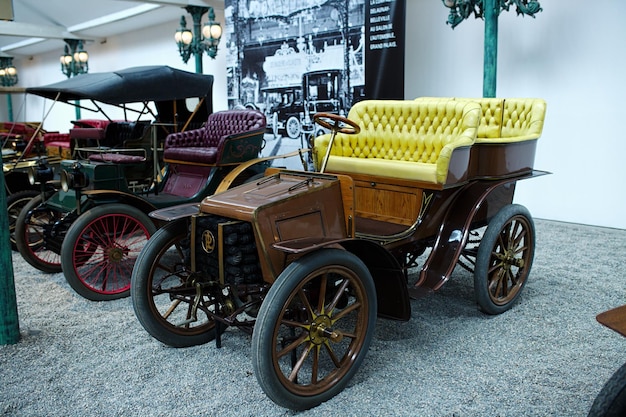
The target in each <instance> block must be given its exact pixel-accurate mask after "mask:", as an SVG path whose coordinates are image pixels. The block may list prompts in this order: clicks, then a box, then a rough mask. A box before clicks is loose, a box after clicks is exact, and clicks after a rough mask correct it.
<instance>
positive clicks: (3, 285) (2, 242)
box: [0, 172, 20, 345]
mask: <svg viewBox="0 0 626 417" xmlns="http://www.w3.org/2000/svg"><path fill="white" fill-rule="evenodd" d="M19 339H20V325H19V320H18V317H17V299H16V297H15V280H14V278H13V261H12V259H11V243H10V241H9V217H8V213H7V199H6V192H5V186H4V172H2V174H0V345H9V344H14V343H17V342H18V341H19Z"/></svg>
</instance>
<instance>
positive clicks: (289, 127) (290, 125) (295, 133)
mask: <svg viewBox="0 0 626 417" xmlns="http://www.w3.org/2000/svg"><path fill="white" fill-rule="evenodd" d="M285 131H286V132H287V136H289V137H290V138H291V139H298V138H299V137H300V134H301V133H302V125H301V124H300V120H298V118H297V117H296V116H290V117H289V118H288V119H287V122H286V123H285Z"/></svg>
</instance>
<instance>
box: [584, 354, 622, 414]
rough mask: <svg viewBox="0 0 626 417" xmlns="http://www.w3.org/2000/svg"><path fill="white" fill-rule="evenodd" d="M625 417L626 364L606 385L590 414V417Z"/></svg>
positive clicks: (592, 406)
mask: <svg viewBox="0 0 626 417" xmlns="http://www.w3.org/2000/svg"><path fill="white" fill-rule="evenodd" d="M623 416H626V363H625V364H624V365H622V367H621V368H619V369H618V370H617V371H615V373H614V374H613V375H612V376H611V378H609V380H608V381H607V382H606V383H605V384H604V386H603V387H602V389H601V390H600V392H599V393H598V396H597V397H596V399H595V400H594V402H593V404H592V405H591V409H590V410H589V414H588V417H623Z"/></svg>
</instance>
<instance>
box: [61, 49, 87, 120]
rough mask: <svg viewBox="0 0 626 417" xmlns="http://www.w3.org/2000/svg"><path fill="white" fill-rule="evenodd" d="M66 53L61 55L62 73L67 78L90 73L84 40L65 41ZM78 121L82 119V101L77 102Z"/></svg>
mask: <svg viewBox="0 0 626 417" xmlns="http://www.w3.org/2000/svg"><path fill="white" fill-rule="evenodd" d="M64 41H65V53H64V54H63V55H61V58H59V60H60V61H61V72H63V74H65V75H66V76H67V78H70V77H73V76H75V75H78V74H86V73H87V72H89V54H88V53H87V51H85V50H84V49H83V40H82V39H64ZM75 104H76V119H77V120H78V119H80V118H81V115H80V101H79V100H76V101H75Z"/></svg>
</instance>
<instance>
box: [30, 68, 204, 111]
mask: <svg viewBox="0 0 626 417" xmlns="http://www.w3.org/2000/svg"><path fill="white" fill-rule="evenodd" d="M212 88H213V76H212V75H203V74H194V73H191V72H187V71H182V70H178V69H175V68H171V67H168V66H165V65H163V66H144V67H133V68H127V69H123V70H119V71H113V72H100V73H92V74H81V75H78V76H76V77H73V78H69V79H67V80H65V81H60V82H58V83H54V84H49V85H45V86H43V87H29V88H27V89H26V92H27V93H30V94H35V95H38V96H42V97H46V98H49V99H52V100H54V99H57V95H58V99H57V100H59V101H64V102H69V101H72V100H85V99H90V100H94V101H99V102H102V103H107V104H114V105H119V104H124V103H136V102H146V101H171V100H178V99H184V98H188V97H205V98H206V99H207V101H208V102H211V93H212Z"/></svg>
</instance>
